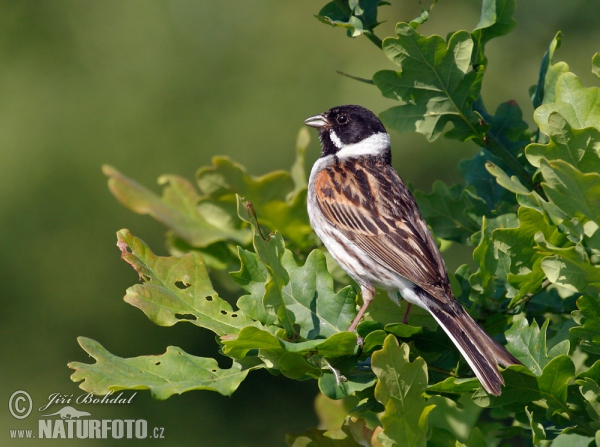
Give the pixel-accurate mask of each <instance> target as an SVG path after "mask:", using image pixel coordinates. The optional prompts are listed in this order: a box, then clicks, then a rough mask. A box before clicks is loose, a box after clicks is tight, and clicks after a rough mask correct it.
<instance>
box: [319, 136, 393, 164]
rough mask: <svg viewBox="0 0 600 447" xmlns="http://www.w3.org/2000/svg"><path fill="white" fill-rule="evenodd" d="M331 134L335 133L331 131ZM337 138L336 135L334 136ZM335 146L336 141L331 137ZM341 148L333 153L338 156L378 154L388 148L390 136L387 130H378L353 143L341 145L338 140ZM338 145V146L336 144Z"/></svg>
mask: <svg viewBox="0 0 600 447" xmlns="http://www.w3.org/2000/svg"><path fill="white" fill-rule="evenodd" d="M332 135H335V134H334V133H333V132H332ZM335 137H336V138H337V135H336V136H335ZM337 139H338V140H339V138H337ZM331 141H333V144H335V145H336V146H337V143H338V141H334V139H333V136H332V138H331ZM339 143H340V145H341V149H340V150H339V151H338V152H337V153H336V154H335V155H336V157H338V158H351V157H364V156H365V155H380V154H382V153H384V152H385V151H387V150H389V148H390V136H389V134H388V133H387V132H379V133H376V134H375V135H371V136H370V137H369V138H365V139H364V140H362V141H359V142H358V143H354V144H348V145H345V146H344V145H343V144H342V142H341V141H339ZM338 147H340V146H338Z"/></svg>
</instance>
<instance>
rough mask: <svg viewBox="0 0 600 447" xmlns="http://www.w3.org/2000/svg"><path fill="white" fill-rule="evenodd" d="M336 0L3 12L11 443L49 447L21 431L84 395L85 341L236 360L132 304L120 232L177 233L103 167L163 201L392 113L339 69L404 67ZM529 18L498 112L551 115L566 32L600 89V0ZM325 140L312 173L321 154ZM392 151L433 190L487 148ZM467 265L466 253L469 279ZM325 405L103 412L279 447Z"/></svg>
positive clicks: (397, 4)
mask: <svg viewBox="0 0 600 447" xmlns="http://www.w3.org/2000/svg"><path fill="white" fill-rule="evenodd" d="M324 4H325V0H320V1H318V0H303V1H291V0H288V1H282V0H264V1H241V0H238V1H231V0H230V1H219V2H215V1H200V0H198V1H183V0H181V1H148V0H137V1H134V0H126V1H117V0H102V1H99V0H96V1H88V2H83V1H78V0H54V1H17V0H15V1H1V2H0V188H1V200H0V247H1V249H2V255H1V258H0V284H1V289H0V305H1V312H0V353H1V357H0V359H1V361H0V384H1V385H2V386H0V408H1V409H0V445H20V444H21V443H26V444H27V445H46V444H47V443H48V441H46V442H44V441H39V440H38V441H21V442H19V441H10V440H9V438H8V429H12V428H35V427H36V426H37V416H38V415H39V412H38V411H37V408H38V407H40V406H41V405H43V404H44V403H45V402H46V400H47V398H48V396H49V395H50V394H52V393H61V394H66V395H74V396H75V397H76V396H77V395H79V394H81V390H80V389H79V388H78V387H77V385H76V384H74V383H73V382H71V380H70V379H69V376H70V374H71V370H69V369H68V368H67V366H66V364H67V362H69V361H73V360H77V361H89V359H88V358H87V355H86V354H85V353H84V352H83V351H82V350H81V349H80V348H79V346H78V344H77V342H76V337H77V336H79V335H85V336H87V337H91V338H93V339H95V340H98V341H100V342H101V343H102V344H103V345H104V346H105V347H106V348H107V349H108V350H109V351H111V352H112V353H114V354H117V355H120V356H124V357H130V356H136V355H142V354H160V353H162V352H164V350H165V348H166V347H167V346H168V345H176V346H180V347H181V348H183V349H184V350H186V351H187V352H189V353H192V354H196V355H203V356H218V354H217V353H216V347H215V346H216V345H215V343H214V339H213V336H212V335H211V334H210V333H208V332H207V331H204V330H202V329H199V328H196V327H194V326H192V325H185V324H180V325H177V326H175V327H172V328H161V327H158V326H155V325H154V324H152V323H151V322H150V321H149V320H148V319H147V318H146V317H145V316H144V315H143V314H142V312H140V311H139V310H138V309H135V308H133V307H131V306H129V305H127V304H125V303H124V302H123V301H122V297H123V295H124V293H125V289H126V288H127V287H129V286H130V285H132V284H134V283H135V282H136V281H137V274H136V273H135V272H134V271H133V270H132V269H131V268H130V267H129V266H128V265H127V264H125V263H124V262H122V261H120V256H119V251H118V250H117V248H116V246H115V241H116V237H115V232H116V231H117V230H118V229H120V228H129V229H130V230H131V231H132V232H133V233H134V234H136V235H137V236H139V237H141V238H142V239H144V240H145V241H146V242H147V243H148V244H149V245H150V246H151V247H152V248H153V249H154V251H155V252H157V253H159V254H166V249H165V248H164V228H163V227H162V226H161V225H160V224H158V223H156V222H154V221H153V220H151V219H150V218H148V217H145V216H138V215H135V214H133V213H131V212H129V211H128V210H126V209H124V208H123V207H121V205H120V204H118V203H117V202H116V200H114V198H113V197H112V196H111V195H110V193H109V192H108V189H107V187H106V179H105V178H104V177H103V175H102V173H101V170H100V166H101V164H103V163H109V164H112V165H114V166H115V167H117V168H118V169H119V170H121V171H123V172H124V173H126V174H127V175H129V176H131V177H133V178H136V179H137V180H138V181H140V182H141V183H143V184H145V185H148V186H150V187H151V188H153V189H154V190H155V191H159V188H158V186H157V185H156V178H157V177H158V176H159V175H161V174H163V173H173V174H179V175H182V176H185V177H188V178H193V176H194V173H195V171H196V169H197V168H199V167H200V166H204V165H207V164H210V159H211V157H212V156H213V155H217V154H225V155H228V156H230V157H232V158H233V159H234V160H236V161H238V162H240V163H242V164H243V165H245V166H246V167H247V168H248V170H249V172H250V173H252V174H255V175H259V174H264V173H266V172H268V171H271V170H274V169H287V168H288V167H289V166H290V165H291V163H292V161H293V158H294V144H295V138H296V134H297V132H298V130H299V128H300V127H301V126H302V121H303V119H304V118H306V117H308V116H310V115H313V114H315V113H319V112H321V111H324V110H325V109H327V108H329V107H332V106H334V105H339V104H347V103H358V104H362V105H364V106H366V107H368V108H370V109H372V110H374V111H375V112H377V113H379V112H381V111H383V110H385V109H386V108H388V107H390V106H392V105H393V102H392V101H390V100H386V99H383V98H382V97H381V96H380V94H379V93H378V91H377V90H376V88H375V87H372V86H368V85H365V84H362V83H358V82H356V81H352V80H350V79H348V78H344V77H342V76H339V75H338V74H336V70H341V71H343V72H346V73H350V74H353V75H356V76H359V77H365V78H369V77H371V76H372V74H373V73H374V72H375V71H377V70H379V69H383V68H394V66H393V65H392V64H391V62H389V61H388V60H387V59H386V58H385V56H384V55H383V54H382V53H381V52H380V51H378V50H377V49H376V48H375V47H374V46H373V44H372V43H370V42H369V41H368V40H367V39H365V38H358V39H349V38H347V37H346V35H345V32H344V31H343V30H341V29H334V28H331V27H329V26H326V25H324V24H321V23H320V22H318V21H317V20H316V19H315V18H314V17H313V15H314V14H316V13H317V12H318V11H319V9H320V8H321V7H322V6H323V5H324ZM424 4H425V6H427V2H424ZM420 8H421V5H420V4H419V2H418V0H411V1H406V0H402V1H396V0H392V6H388V7H386V8H383V10H382V16H381V18H382V19H383V20H386V21H387V22H386V23H384V24H383V25H381V27H380V28H379V30H378V34H379V36H380V37H385V36H388V35H392V34H393V27H394V24H395V23H396V22H398V21H408V20H410V19H412V18H414V17H416V16H418V15H419V13H420ZM480 8H481V4H480V2H479V1H475V0H453V1H448V0H440V2H439V4H438V5H437V6H436V7H435V9H434V11H433V12H432V14H431V19H430V21H429V22H427V23H426V24H425V25H424V26H423V27H422V28H421V32H423V33H425V34H434V33H436V34H440V35H442V36H445V35H446V34H447V33H448V32H450V31H453V30H457V29H469V30H470V29H473V28H474V27H475V25H476V24H477V22H478V19H479V14H480ZM516 19H517V21H518V24H517V29H516V30H515V31H513V33H512V34H510V35H509V36H507V37H504V38H501V39H498V40H494V41H492V42H491V43H490V44H489V46H488V55H489V60H490V65H489V67H488V74H487V76H486V78H485V81H484V86H483V96H484V99H485V101H486V105H487V107H488V109H489V110H494V109H495V108H496V106H497V105H498V104H499V103H500V102H503V101H506V100H508V99H515V100H516V101H517V102H518V103H519V104H520V105H521V107H522V108H523V110H524V115H525V119H526V120H527V121H528V122H529V123H531V124H532V123H533V120H532V119H531V115H532V111H533V110H532V107H531V104H530V102H529V98H528V95H527V90H528V88H529V86H530V85H532V84H534V83H535V82H536V77H537V74H538V70H539V62H540V59H541V57H542V55H543V54H544V51H545V50H546V47H547V45H548V43H549V42H550V41H551V39H552V38H553V36H554V34H555V32H556V31H558V30H562V31H563V33H564V41H563V46H562V48H561V49H560V50H559V51H558V53H557V59H561V60H566V61H567V62H568V63H569V65H570V67H571V70H572V71H574V72H575V73H577V74H578V75H579V76H580V77H581V78H582V80H583V82H584V84H586V85H592V84H594V83H595V84H596V85H597V84H598V82H597V81H598V80H597V79H596V78H594V77H593V76H592V75H591V73H590V59H591V56H592V54H593V53H594V52H596V51H598V50H599V49H600V48H599V42H600V27H598V23H600V20H599V19H600V8H599V7H598V2H597V0H573V1H570V2H564V1H562V0H529V1H527V2H520V3H519V5H518V9H517V13H516ZM314 136H315V135H314V134H313V137H314ZM314 140H316V138H313V142H312V144H311V147H310V151H309V153H308V163H309V164H312V162H313V161H314V160H315V159H316V158H317V156H318V145H317V142H316V141H314ZM392 140H393V148H394V153H393V156H394V165H395V166H396V168H397V169H398V170H399V171H400V173H401V175H403V176H404V178H405V179H406V180H408V181H409V182H410V183H411V184H412V185H413V186H414V187H416V188H419V189H424V190H426V191H429V189H430V186H431V183H432V182H433V181H434V180H436V179H442V180H444V181H446V182H456V181H459V180H460V178H459V176H458V173H457V170H456V163H457V161H458V160H460V159H461V158H465V157H470V156H472V155H474V154H475V153H476V152H477V148H476V147H475V146H474V145H472V144H460V143H456V142H453V141H449V140H444V139H443V138H442V139H439V140H438V141H436V142H435V143H433V144H429V143H427V142H426V141H425V140H424V138H423V137H422V136H420V135H416V134H415V135H403V136H399V135H396V134H393V135H392ZM467 255H468V251H462V252H461V251H460V250H454V251H453V252H451V253H450V255H449V258H448V264H449V267H450V269H453V268H455V267H456V266H458V265H459V264H461V263H464V262H468V259H467V258H466V256H467ZM19 389H23V390H26V391H28V392H29V393H30V394H31V395H32V397H33V399H34V411H33V413H32V416H30V417H29V418H28V419H26V420H24V421H17V420H15V419H13V418H12V417H11V416H10V414H9V413H8V411H7V402H8V399H9V396H10V395H11V394H12V393H13V392H14V391H15V390H19ZM316 394H317V387H316V384H315V383H314V382H305V383H295V382H294V383H292V382H291V381H288V380H286V379H284V378H277V377H272V376H270V375H269V374H268V373H266V372H265V371H258V372H253V373H251V374H250V376H249V379H247V380H246V381H245V382H244V383H243V384H242V386H241V387H240V389H239V390H238V391H237V392H236V393H235V394H234V395H233V397H230V398H227V397H223V396H221V395H218V394H216V393H210V392H190V393H186V394H184V395H182V396H173V397H171V398H169V399H168V400H166V401H155V400H153V399H152V398H151V397H150V394H149V392H147V391H141V392H138V394H137V396H136V398H135V400H134V403H133V404H131V405H127V406H118V407H117V406H105V407H102V408H101V407H99V406H95V407H90V408H86V409H89V410H90V411H91V412H92V413H93V415H94V417H97V418H113V419H117V418H118V419H146V420H148V423H149V425H150V426H161V427H165V439H163V440H151V441H150V440H147V441H146V442H145V443H144V444H146V443H149V444H150V445H161V446H162V445H165V446H167V445H169V446H179V445H202V446H224V445H231V446H269V445H273V446H277V445H284V436H285V433H287V432H292V431H303V430H304V429H305V428H307V427H308V426H311V425H315V424H316V423H317V420H316V416H315V415H314V411H313V399H314V397H315V395H316ZM53 408H55V409H56V408H60V407H57V406H55V407H53ZM80 408H82V407H81V406H80ZM55 442H56V441H55ZM58 442H60V443H61V445H62V444H63V443H64V445H67V443H68V445H73V446H76V445H108V444H111V443H112V442H114V441H94V440H86V441H79V440H70V441H62V442H61V441H58ZM120 443H121V444H128V445H131V444H136V441H131V442H127V441H121V442H120ZM137 444H140V445H141V442H137Z"/></svg>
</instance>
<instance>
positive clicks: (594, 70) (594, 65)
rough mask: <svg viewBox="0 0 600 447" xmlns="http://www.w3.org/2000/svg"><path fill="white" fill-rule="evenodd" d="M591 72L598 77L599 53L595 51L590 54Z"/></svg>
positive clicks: (599, 71)
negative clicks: (592, 54)
mask: <svg viewBox="0 0 600 447" xmlns="http://www.w3.org/2000/svg"><path fill="white" fill-rule="evenodd" d="M592 73H594V74H595V75H596V76H597V77H598V78H600V53H596V54H594V56H592Z"/></svg>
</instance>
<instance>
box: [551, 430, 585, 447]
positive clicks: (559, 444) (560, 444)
mask: <svg viewBox="0 0 600 447" xmlns="http://www.w3.org/2000/svg"><path fill="white" fill-rule="evenodd" d="M593 441H594V438H590V437H589V436H582V435H577V434H571V433H563V434H560V435H558V436H557V437H556V438H554V441H552V447H589V446H590V443H591V442H593Z"/></svg>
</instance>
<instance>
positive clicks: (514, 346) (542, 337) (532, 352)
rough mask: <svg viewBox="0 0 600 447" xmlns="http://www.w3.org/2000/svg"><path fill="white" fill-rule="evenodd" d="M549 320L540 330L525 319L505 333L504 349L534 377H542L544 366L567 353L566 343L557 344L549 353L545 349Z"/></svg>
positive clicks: (514, 324)
mask: <svg viewBox="0 0 600 447" xmlns="http://www.w3.org/2000/svg"><path fill="white" fill-rule="evenodd" d="M549 323H550V320H546V321H544V324H543V325H542V327H541V329H540V327H539V326H538V324H537V322H536V321H535V320H533V321H532V322H531V325H528V324H527V320H526V319H524V318H523V319H521V320H517V321H515V322H514V323H513V325H512V326H511V327H510V328H509V329H508V330H507V331H506V341H507V344H506V348H507V349H508V350H509V351H510V352H511V354H513V355H514V356H515V357H516V358H518V359H519V360H520V361H521V362H522V363H523V365H525V366H526V367H527V368H528V369H529V370H530V371H531V372H533V373H534V374H535V375H536V376H540V375H542V371H543V370H544V368H545V367H546V365H547V364H548V363H549V362H550V361H551V360H552V359H553V358H555V357H557V356H558V355H563V354H566V353H568V351H569V345H568V341H567V343H563V344H559V345H557V346H559V347H558V348H557V347H556V346H555V348H556V350H554V348H553V350H551V351H550V352H548V351H547V349H546V331H547V330H548V324H549Z"/></svg>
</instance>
